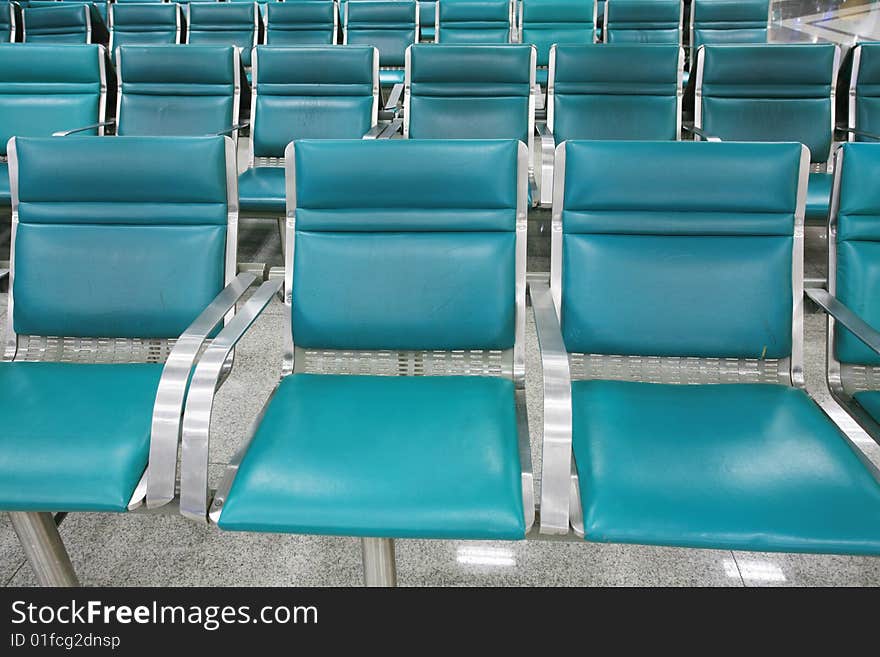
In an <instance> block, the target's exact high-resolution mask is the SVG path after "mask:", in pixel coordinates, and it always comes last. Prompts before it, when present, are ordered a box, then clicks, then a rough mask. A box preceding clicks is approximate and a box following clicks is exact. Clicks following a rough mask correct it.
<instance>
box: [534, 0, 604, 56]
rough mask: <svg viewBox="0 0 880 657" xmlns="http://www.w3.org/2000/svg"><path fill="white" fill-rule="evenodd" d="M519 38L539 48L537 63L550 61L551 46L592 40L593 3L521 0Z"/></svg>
mask: <svg viewBox="0 0 880 657" xmlns="http://www.w3.org/2000/svg"><path fill="white" fill-rule="evenodd" d="M519 25H520V38H519V40H520V42H521V43H530V44H532V45H533V46H535V48H537V49H538V61H537V63H538V66H548V65H549V63H550V46H552V45H553V44H554V43H555V44H563V43H566V44H569V43H571V44H584V43H593V40H594V38H593V34H594V25H593V7H592V5H590V3H589V2H585V1H584V0H522V2H521V3H520V6H519Z"/></svg>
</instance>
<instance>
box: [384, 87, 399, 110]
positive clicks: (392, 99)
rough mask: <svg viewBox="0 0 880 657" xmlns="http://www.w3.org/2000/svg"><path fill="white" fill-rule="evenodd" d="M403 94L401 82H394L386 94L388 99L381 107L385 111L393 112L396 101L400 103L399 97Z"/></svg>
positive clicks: (395, 107)
mask: <svg viewBox="0 0 880 657" xmlns="http://www.w3.org/2000/svg"><path fill="white" fill-rule="evenodd" d="M402 95H403V85H402V84H401V83H399V82H398V83H397V84H395V85H394V86H393V87H391V91H390V93H389V94H388V100H387V101H385V107H384V108H383V109H384V110H385V111H386V112H393V111H395V110H396V109H397V105H398V103H400V97H401V96H402Z"/></svg>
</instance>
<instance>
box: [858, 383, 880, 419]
mask: <svg viewBox="0 0 880 657" xmlns="http://www.w3.org/2000/svg"><path fill="white" fill-rule="evenodd" d="M853 397H854V398H855V400H856V401H857V402H858V403H859V405H860V406H861V407H862V408H863V409H865V411H867V413H868V415H870V416H871V417H872V418H874V421H875V422H878V421H880V391H877V390H864V391H862V392H857V393H855V394H854V395H853Z"/></svg>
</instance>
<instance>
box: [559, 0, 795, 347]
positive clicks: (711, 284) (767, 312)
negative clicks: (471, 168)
mask: <svg viewBox="0 0 880 657" xmlns="http://www.w3.org/2000/svg"><path fill="white" fill-rule="evenodd" d="M613 1H614V0H610V2H613ZM801 151H802V149H801V147H800V145H798V144H760V143H718V142H712V143H705V142H607V141H594V142H587V141H569V142H566V144H565V187H564V194H563V199H562V204H563V206H562V231H563V235H562V288H561V299H562V307H561V313H562V315H561V322H562V334H563V338H564V340H565V345H566V348H567V349H568V351H570V352H583V353H588V354H590V353H592V354H619V355H639V356H647V355H652V356H696V357H730V358H784V357H787V356H788V355H789V354H790V353H791V345H792V336H791V330H792V329H791V323H792V287H791V286H792V282H791V271H792V270H791V268H792V248H793V241H792V236H793V234H794V223H795V222H794V216H795V210H796V205H797V189H798V177H799V165H800V159H801ZM557 159H558V158H557ZM681 171H687V172H688V176H689V187H688V193H687V194H670V193H669V190H671V189H676V181H677V180H678V178H679V175H680V173H681ZM636 186H637V187H638V190H639V193H638V194H633V193H632V190H633V188H634V187H636ZM612 310H613V311H612Z"/></svg>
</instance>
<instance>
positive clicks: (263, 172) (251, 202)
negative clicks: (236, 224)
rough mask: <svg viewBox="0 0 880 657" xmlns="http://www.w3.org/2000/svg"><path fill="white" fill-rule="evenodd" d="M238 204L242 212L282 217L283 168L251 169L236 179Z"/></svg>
mask: <svg viewBox="0 0 880 657" xmlns="http://www.w3.org/2000/svg"><path fill="white" fill-rule="evenodd" d="M238 203H239V206H240V209H241V211H242V212H269V213H273V214H278V215H280V216H283V215H284V214H285V213H286V211H287V201H286V199H285V197H284V167H251V168H250V169H248V170H247V171H245V172H244V173H243V174H241V175H240V176H239V177H238Z"/></svg>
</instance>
